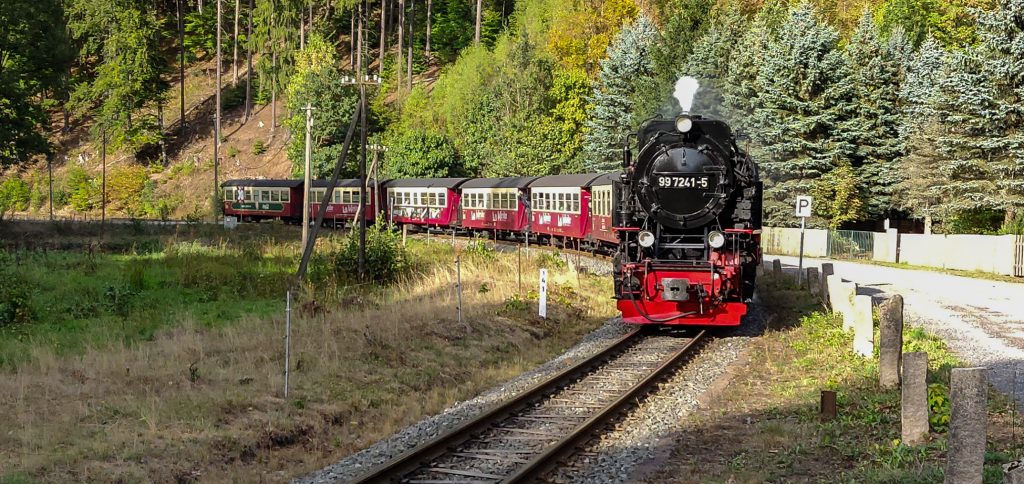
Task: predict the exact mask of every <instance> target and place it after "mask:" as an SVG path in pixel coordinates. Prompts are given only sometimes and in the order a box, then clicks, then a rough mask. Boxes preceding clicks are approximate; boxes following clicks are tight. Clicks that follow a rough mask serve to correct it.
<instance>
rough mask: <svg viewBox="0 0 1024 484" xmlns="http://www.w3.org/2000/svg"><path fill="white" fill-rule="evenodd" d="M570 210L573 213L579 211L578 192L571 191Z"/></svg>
mask: <svg viewBox="0 0 1024 484" xmlns="http://www.w3.org/2000/svg"><path fill="white" fill-rule="evenodd" d="M572 211H573V213H579V212H580V194H579V193H573V194H572Z"/></svg>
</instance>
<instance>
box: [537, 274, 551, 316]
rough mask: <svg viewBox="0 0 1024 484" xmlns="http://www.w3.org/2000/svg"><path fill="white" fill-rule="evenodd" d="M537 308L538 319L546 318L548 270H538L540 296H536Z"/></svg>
mask: <svg viewBox="0 0 1024 484" xmlns="http://www.w3.org/2000/svg"><path fill="white" fill-rule="evenodd" d="M537 307H538V312H539V313H540V317H542V318H545V319H547V317H548V270H547V269H541V270H540V294H539V295H538V296H537Z"/></svg>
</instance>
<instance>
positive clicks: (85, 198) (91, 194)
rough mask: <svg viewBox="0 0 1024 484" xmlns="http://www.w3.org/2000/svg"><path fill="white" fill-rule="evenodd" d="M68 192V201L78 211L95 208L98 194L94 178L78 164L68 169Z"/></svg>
mask: <svg viewBox="0 0 1024 484" xmlns="http://www.w3.org/2000/svg"><path fill="white" fill-rule="evenodd" d="M68 192H70V193H69V196H68V203H70V204H71V208H73V209H75V210H76V211H78V212H85V211H88V210H92V209H93V208H95V206H96V202H97V201H98V200H99V196H100V194H99V192H100V190H99V188H98V187H97V186H96V183H95V180H93V178H92V177H91V176H89V174H88V173H86V172H85V170H84V169H82V168H81V167H78V166H74V167H71V168H70V169H69V170H68Z"/></svg>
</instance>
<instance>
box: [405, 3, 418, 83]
mask: <svg viewBox="0 0 1024 484" xmlns="http://www.w3.org/2000/svg"><path fill="white" fill-rule="evenodd" d="M409 4H410V5H409V58H408V59H406V60H407V61H408V62H409V65H408V67H409V69H408V70H407V71H406V74H407V75H406V76H405V77H406V78H407V79H408V85H409V92H412V44H413V43H414V40H415V37H414V36H413V32H414V30H413V27H414V24H415V23H416V0H409Z"/></svg>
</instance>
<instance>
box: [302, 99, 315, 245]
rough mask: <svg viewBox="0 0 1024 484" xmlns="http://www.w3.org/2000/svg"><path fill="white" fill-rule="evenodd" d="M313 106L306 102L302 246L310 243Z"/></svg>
mask: <svg viewBox="0 0 1024 484" xmlns="http://www.w3.org/2000/svg"><path fill="white" fill-rule="evenodd" d="M312 131H313V106H312V105H311V104H310V103H306V159H305V174H304V175H303V185H302V186H303V188H304V189H305V196H304V197H302V247H306V244H308V243H309V203H310V197H311V192H312V188H313V187H312V182H313V176H312V169H313V162H312V159H313V136H312Z"/></svg>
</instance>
